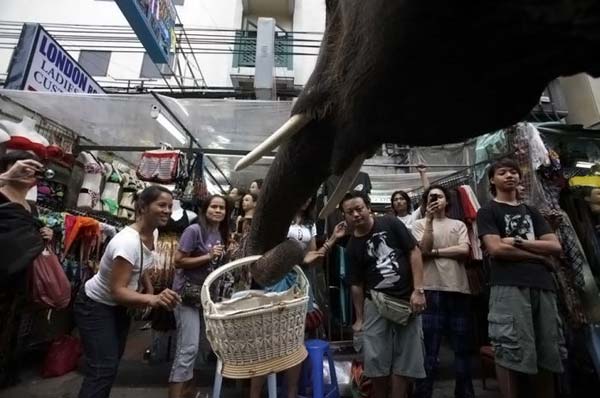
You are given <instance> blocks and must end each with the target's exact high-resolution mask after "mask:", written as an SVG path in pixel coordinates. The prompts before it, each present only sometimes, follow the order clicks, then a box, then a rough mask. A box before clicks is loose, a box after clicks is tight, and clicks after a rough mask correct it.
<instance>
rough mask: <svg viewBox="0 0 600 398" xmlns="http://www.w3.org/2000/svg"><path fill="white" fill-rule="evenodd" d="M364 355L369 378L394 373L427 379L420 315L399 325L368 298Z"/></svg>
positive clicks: (365, 310)
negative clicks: (378, 309) (380, 312)
mask: <svg viewBox="0 0 600 398" xmlns="http://www.w3.org/2000/svg"><path fill="white" fill-rule="evenodd" d="M362 352H363V361H364V374H365V376H367V377H384V376H389V375H391V374H395V375H399V376H405V377H410V378H415V379H422V378H425V377H426V374H425V367H424V362H425V344H424V341H423V328H422V327H421V316H415V317H413V318H412V319H411V320H410V321H409V322H408V324H406V325H399V324H397V323H394V322H392V321H390V320H388V319H386V318H384V317H382V316H381V315H379V311H377V307H376V306H375V304H374V303H373V302H372V301H371V300H370V299H365V304H364V324H363V332H362Z"/></svg>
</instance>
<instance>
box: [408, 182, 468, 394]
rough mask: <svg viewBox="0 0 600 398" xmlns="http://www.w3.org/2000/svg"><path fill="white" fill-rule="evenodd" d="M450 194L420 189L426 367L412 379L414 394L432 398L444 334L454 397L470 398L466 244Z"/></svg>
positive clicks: (415, 232) (415, 231)
mask: <svg viewBox="0 0 600 398" xmlns="http://www.w3.org/2000/svg"><path fill="white" fill-rule="evenodd" d="M449 199H450V196H449V195H448V192H447V191H446V189H445V188H443V187H441V186H437V185H432V186H430V187H429V188H427V189H426V190H425V193H424V194H423V201H422V203H424V204H426V213H425V218H424V219H421V220H418V221H416V222H415V224H414V226H413V230H412V232H413V235H414V237H415V239H416V240H417V242H419V246H420V248H421V252H422V253H423V287H424V289H425V298H426V300H427V309H426V310H425V312H423V315H422V318H423V334H424V337H425V371H426V373H427V378H426V379H425V380H420V381H418V382H417V389H416V394H415V397H418V398H431V396H432V394H433V384H434V381H435V373H436V369H437V362H438V354H439V350H440V343H441V341H442V337H443V336H444V335H445V334H447V335H448V337H449V339H450V343H451V345H452V348H453V350H454V372H455V376H456V381H455V387H454V396H455V397H457V398H471V397H474V396H475V395H474V391H473V382H472V379H471V366H470V353H471V342H472V341H473V339H472V325H471V297H470V293H471V292H470V289H469V281H468V279H467V273H466V270H465V264H464V263H465V260H466V259H467V257H468V255H469V250H470V243H469V236H468V233H467V227H466V225H465V224H464V223H463V222H462V221H459V220H454V219H451V218H448V217H446V212H447V210H448V208H449V205H450V201H449Z"/></svg>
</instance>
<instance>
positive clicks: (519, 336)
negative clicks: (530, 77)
mask: <svg viewBox="0 0 600 398" xmlns="http://www.w3.org/2000/svg"><path fill="white" fill-rule="evenodd" d="M42 169H43V167H42V165H41V164H40V163H39V162H37V160H36V159H35V158H34V157H33V156H29V155H27V156H21V157H20V158H15V157H14V155H13V156H12V157H6V158H4V159H2V161H1V162H0V173H1V174H0V205H12V206H17V207H18V208H17V210H20V209H21V208H22V209H23V210H22V212H23V214H24V215H23V217H25V218H27V217H30V218H32V219H33V215H34V214H35V207H34V206H32V205H31V204H29V203H28V202H27V201H26V200H25V195H26V193H27V190H28V189H29V188H30V187H31V186H32V185H33V184H35V181H36V177H35V175H36V174H37V173H39V172H41V171H42ZM418 171H419V173H420V175H421V179H422V182H423V188H424V194H423V196H422V198H421V200H420V203H419V204H418V206H412V204H411V198H410V197H409V195H408V194H407V193H406V192H404V191H396V192H394V193H393V195H392V196H391V199H390V205H391V213H392V214H390V215H387V216H384V217H376V216H375V215H374V214H373V212H372V211H371V205H370V201H369V198H368V196H365V195H364V194H361V193H358V192H349V193H347V194H346V196H345V197H344V198H343V200H342V201H341V203H340V205H339V211H341V212H342V214H343V218H344V221H343V222H341V223H340V224H338V225H337V226H336V227H335V228H334V229H333V233H332V235H331V236H330V237H328V239H327V240H325V241H324V243H323V244H322V245H321V246H320V247H318V246H317V240H316V236H317V229H316V220H315V205H316V198H315V197H312V196H311V197H310V198H309V199H308V200H307V201H306V202H305V203H304V204H303V205H302V206H301V208H300V209H299V210H298V211H297V213H296V214H295V216H294V218H293V220H292V223H291V225H290V227H289V230H288V234H287V238H288V239H294V240H296V241H298V242H299V243H300V244H301V245H302V247H303V249H304V253H305V255H304V260H303V263H302V267H303V268H304V269H305V270H309V269H310V268H311V267H315V266H319V265H320V264H322V263H323V260H324V258H325V257H326V256H327V254H328V252H329V251H330V249H331V248H332V247H333V246H334V245H336V243H338V241H339V240H340V239H342V238H344V237H345V236H347V237H348V239H345V250H346V253H347V257H348V260H349V268H350V272H349V277H348V282H349V283H350V284H351V288H352V289H351V290H352V299H353V304H354V310H355V321H354V323H353V327H352V329H353V331H354V340H355V347H356V349H357V351H359V352H361V353H362V357H363V360H364V374H365V375H366V376H367V377H369V378H370V379H371V380H372V386H373V389H372V396H373V397H376V398H378V397H385V396H387V394H388V392H389V393H390V394H391V396H393V397H405V396H408V394H412V396H414V397H424V398H430V397H432V394H433V385H434V381H435V379H436V369H437V367H438V354H439V350H440V343H441V341H442V338H443V337H444V336H447V337H448V338H449V341H450V344H451V346H452V349H453V350H454V354H455V360H454V371H455V379H456V384H455V396H456V397H465V398H468V397H473V396H474V390H473V384H472V376H471V365H470V356H471V353H472V349H473V347H472V342H473V328H474V326H473V324H472V321H471V319H472V316H471V312H472V311H473V307H472V300H471V292H470V289H469V282H468V279H467V275H466V271H465V260H466V259H467V257H468V256H469V253H470V250H471V247H470V245H471V243H470V240H469V238H468V235H467V227H466V226H465V224H464V223H463V222H462V221H459V220H455V219H452V218H449V217H447V212H448V209H449V207H450V206H452V205H453V203H451V201H450V198H451V197H450V195H449V193H448V191H447V190H446V189H445V188H444V187H442V186H439V185H430V184H429V182H428V179H427V175H426V167H419V168H418ZM521 177H522V173H521V170H520V169H519V167H518V165H517V164H516V163H515V162H514V161H512V160H509V159H505V160H502V161H499V162H496V163H495V164H493V165H492V166H491V168H490V169H489V174H488V178H489V182H490V186H491V193H492V195H493V197H494V199H493V200H492V201H491V202H490V203H488V204H486V205H484V206H483V207H482V208H481V209H480V210H479V212H478V215H477V226H478V231H479V236H480V238H481V241H482V242H483V246H484V249H485V253H486V258H487V260H488V261H489V264H490V268H491V273H490V280H489V284H490V286H491V291H490V301H489V315H488V325H489V338H490V340H491V343H492V346H493V348H494V353H495V361H496V365H497V376H498V382H499V386H500V389H501V392H502V394H503V396H504V397H507V398H508V397H516V396H517V392H518V391H517V387H516V386H517V385H518V383H517V382H516V377H517V375H518V374H528V375H535V377H534V379H535V383H536V384H535V386H536V391H538V392H539V394H540V395H539V396H543V397H553V396H554V388H553V385H554V384H553V379H552V377H553V373H558V372H561V371H562V365H561V358H560V355H559V343H560V340H561V338H562V337H561V331H560V328H559V315H558V312H557V306H556V294H555V286H554V281H553V279H552V276H551V273H550V268H551V266H550V265H549V264H550V263H551V261H550V260H549V257H551V256H553V255H558V254H560V252H561V246H560V244H559V242H558V240H557V238H556V236H555V235H554V234H553V233H552V231H551V229H550V228H549V226H548V225H547V223H546V222H545V221H544V219H543V218H542V216H541V215H540V213H539V211H538V210H537V209H535V207H533V206H530V205H525V204H523V203H521V201H520V200H519V195H518V188H519V182H520V179H521ZM262 184H263V181H262V180H255V181H253V182H252V183H251V185H250V186H249V189H248V191H244V190H242V189H240V188H233V189H231V191H230V192H229V195H228V196H224V195H212V196H210V197H208V198H207V199H206V200H205V201H204V202H203V205H202V207H201V209H200V211H199V214H198V222H196V223H193V224H192V225H190V226H189V227H187V228H186V229H185V231H184V232H183V234H182V235H181V237H180V240H179V246H178V250H177V252H176V254H175V266H176V273H175V276H174V281H173V285H172V286H171V288H169V289H165V290H162V291H161V292H157V293H156V294H155V292H154V291H153V289H152V286H151V283H150V282H149V280H148V278H147V276H146V274H145V273H144V270H147V269H149V268H151V267H152V265H153V261H154V258H153V251H154V249H155V246H154V245H155V230H156V229H157V228H159V227H162V226H164V225H166V223H167V222H168V221H169V218H170V216H171V213H172V206H173V194H172V193H171V192H170V191H169V190H168V189H166V188H163V187H160V186H152V187H149V188H146V189H145V190H143V191H142V192H140V193H138V195H137V198H136V201H135V205H136V207H135V211H136V221H135V223H133V224H132V225H130V226H128V227H125V228H124V229H123V230H122V231H121V232H119V233H118V234H117V235H116V236H115V237H114V238H113V239H111V241H110V242H109V244H108V246H107V248H106V250H105V252H104V255H103V256H102V259H101V261H100V267H99V271H98V273H97V274H96V275H95V276H94V277H92V278H91V279H90V280H88V281H87V282H86V283H85V285H84V286H83V288H82V289H81V290H80V292H79V294H78V296H77V297H76V300H75V304H74V312H75V320H76V323H77V326H78V328H79V333H80V336H81V339H82V342H83V346H84V351H85V359H86V367H85V378H84V381H83V384H82V387H81V391H80V395H79V396H80V397H82V398H85V397H108V396H109V394H110V390H111V388H112V384H113V382H114V379H115V377H116V374H117V370H118V366H119V362H120V359H121V356H122V355H123V351H124V348H125V343H126V339H127V334H128V331H129V326H130V322H131V315H132V313H133V312H134V310H135V309H136V308H138V309H143V308H147V307H151V308H161V309H166V310H169V311H173V312H174V316H175V319H176V324H177V349H176V352H175V358H174V361H173V365H172V370H171V374H170V377H169V382H170V387H169V397H171V398H180V397H183V396H187V395H188V394H189V391H190V390H192V389H193V371H194V364H195V362H196V357H197V356H198V354H199V353H201V352H208V351H209V350H210V347H209V345H208V343H207V341H206V338H205V332H204V322H203V317H202V310H201V302H200V287H201V285H202V283H203V282H204V280H205V279H206V277H207V276H208V274H209V273H210V272H211V271H212V270H214V269H215V268H216V267H219V266H220V265H222V264H223V263H225V262H227V261H229V260H230V259H231V258H235V257H236V256H239V254H240V253H239V250H240V249H242V250H243V245H244V241H245V239H246V238H247V237H248V234H249V232H250V229H251V223H252V219H253V216H254V212H255V208H256V205H257V202H258V200H259V197H260V190H261V188H262ZM19 206H20V207H19ZM413 207H416V209H414V210H413ZM33 227H35V228H37V229H39V232H37V230H36V231H35V234H38V235H37V236H39V238H38V239H39V240H40V241H41V240H43V239H46V240H47V239H51V236H48V235H49V232H48V230H47V229H44V228H40V227H41V226H39V225H37V224H35V223H32V228H33ZM35 234H34V235H35ZM15 281H16V282H18V283H21V282H22V280H21V279H18V280H15ZM294 283H295V274H294V273H292V272H290V273H289V274H287V275H286V276H284V278H282V280H280V281H279V282H277V283H276V284H274V285H272V286H260V285H258V284H257V283H256V282H255V281H253V280H252V277H251V275H250V274H249V272H247V271H242V272H238V273H235V274H234V275H228V278H224V281H223V282H221V283H220V285H219V287H218V289H217V294H218V295H220V296H221V297H229V296H230V295H231V294H232V293H233V292H234V291H239V290H247V289H257V288H258V289H263V290H265V291H274V292H279V291H285V290H287V289H289V288H290V287H291V286H292V285H293V284H294ZM313 289H314V286H311V289H310V299H309V303H308V314H307V318H306V330H307V333H310V332H311V331H313V330H315V329H316V328H317V327H318V326H319V324H320V322H321V320H322V319H323V313H322V311H321V309H320V308H319V306H318V303H317V300H315V292H314V290H313ZM10 291H12V292H13V293H14V294H15V297H14V298H16V297H17V296H16V291H13V290H10ZM7 294H8V293H7V292H6V291H5V292H3V295H4V296H6V295H7ZM4 296H2V297H4ZM285 373H286V377H287V389H288V390H287V395H288V397H296V396H297V388H298V379H299V375H300V365H298V366H295V367H293V368H291V369H288V370H287V371H286V372H285ZM263 384H264V377H257V378H254V379H252V381H251V387H250V396H251V398H257V397H259V396H261V392H262V388H263Z"/></svg>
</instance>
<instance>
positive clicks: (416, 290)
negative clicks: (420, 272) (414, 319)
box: [415, 287, 425, 294]
mask: <svg viewBox="0 0 600 398" xmlns="http://www.w3.org/2000/svg"><path fill="white" fill-rule="evenodd" d="M415 292H417V293H420V294H425V289H423V288H422V287H418V288H415Z"/></svg>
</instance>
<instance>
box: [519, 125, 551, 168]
mask: <svg viewBox="0 0 600 398" xmlns="http://www.w3.org/2000/svg"><path fill="white" fill-rule="evenodd" d="M523 128H524V129H525V130H526V134H527V135H528V137H529V150H530V153H531V155H530V156H531V163H532V166H533V170H537V169H538V168H539V167H540V166H542V165H548V164H549V163H550V158H549V156H548V150H547V149H546V145H545V144H544V142H543V141H542V137H541V136H540V132H539V131H538V129H537V128H535V126H534V125H533V124H531V123H527V124H526V125H525V126H524V127H523Z"/></svg>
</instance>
